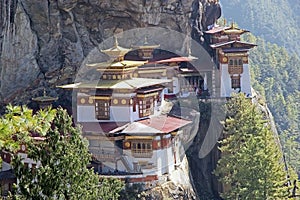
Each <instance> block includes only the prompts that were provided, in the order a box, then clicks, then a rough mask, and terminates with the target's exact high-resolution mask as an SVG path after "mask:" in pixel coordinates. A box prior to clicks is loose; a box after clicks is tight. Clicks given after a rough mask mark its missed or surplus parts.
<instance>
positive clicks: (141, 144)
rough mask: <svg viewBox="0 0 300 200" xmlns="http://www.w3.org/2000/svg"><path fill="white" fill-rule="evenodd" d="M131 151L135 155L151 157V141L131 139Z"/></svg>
mask: <svg viewBox="0 0 300 200" xmlns="http://www.w3.org/2000/svg"><path fill="white" fill-rule="evenodd" d="M131 144H132V145H131V152H132V155H133V156H135V157H151V156H152V155H153V151H152V141H151V140H149V141H147V140H146V141H144V140H143V141H142V140H141V141H139V140H137V141H132V142H131Z"/></svg>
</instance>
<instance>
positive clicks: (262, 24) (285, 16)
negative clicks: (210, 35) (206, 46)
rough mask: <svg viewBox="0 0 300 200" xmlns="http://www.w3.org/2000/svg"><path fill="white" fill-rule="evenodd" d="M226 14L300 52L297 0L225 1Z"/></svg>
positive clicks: (260, 34) (253, 31) (269, 39)
mask: <svg viewBox="0 0 300 200" xmlns="http://www.w3.org/2000/svg"><path fill="white" fill-rule="evenodd" d="M221 4H222V11H223V15H224V17H225V18H226V19H228V20H229V21H234V22H237V23H238V24H242V25H243V27H247V29H248V30H250V31H251V32H252V33H253V34H254V35H256V36H259V37H261V38H263V39H265V40H266V41H268V42H272V43H275V44H278V45H280V46H283V47H285V48H286V49H288V51H289V52H295V53H297V54H298V55H299V54H300V48H299V45H298V44H299V41H300V35H299V34H298V33H299V31H300V15H299V11H300V7H299V2H298V1H297V0H289V1H286V0H276V1H272V0H264V1H261V0H251V1H250V0H222V1H221Z"/></svg>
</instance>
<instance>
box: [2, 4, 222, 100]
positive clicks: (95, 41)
mask: <svg viewBox="0 0 300 200" xmlns="http://www.w3.org/2000/svg"><path fill="white" fill-rule="evenodd" d="M220 14H221V11H220V6H219V4H218V3H217V1H213V0H151V1H149V0H144V1H139V0H122V1H111V0H67V1H66V0H64V1H62V0H58V1H53V0H40V1H31V0H0V104H1V103H2V104H6V103H8V102H13V103H17V104H28V103H30V99H31V98H32V97H35V96H38V95H40V94H41V92H42V90H43V89H44V88H46V90H47V92H48V93H49V94H50V95H53V96H59V97H60V100H59V101H60V102H59V103H62V102H66V100H67V99H65V98H66V96H67V95H64V94H65V91H60V90H57V89H55V86H56V85H59V84H65V83H69V82H72V81H73V80H74V77H75V75H76V73H77V71H78V68H79V67H80V64H81V63H82V61H83V59H84V58H85V57H86V56H87V55H88V53H89V52H90V51H91V49H93V48H94V47H96V46H97V45H99V44H100V43H101V42H102V41H103V40H105V39H106V38H108V37H111V36H112V35H113V34H114V33H117V32H121V31H126V30H130V29H133V28H138V27H164V28H168V29H172V30H176V31H179V32H183V33H185V34H188V35H192V37H193V38H194V39H195V40H197V41H203V40H201V35H202V31H203V30H205V29H206V27H207V26H208V25H210V24H213V23H214V22H215V20H216V19H217V18H218V17H219V16H220Z"/></svg>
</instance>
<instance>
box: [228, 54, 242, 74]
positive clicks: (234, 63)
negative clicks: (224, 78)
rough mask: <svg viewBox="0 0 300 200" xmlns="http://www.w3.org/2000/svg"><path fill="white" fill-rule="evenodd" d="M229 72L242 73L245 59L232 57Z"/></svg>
mask: <svg viewBox="0 0 300 200" xmlns="http://www.w3.org/2000/svg"><path fill="white" fill-rule="evenodd" d="M228 73H229V74H242V73H243V60H242V58H230V59H229V61H228Z"/></svg>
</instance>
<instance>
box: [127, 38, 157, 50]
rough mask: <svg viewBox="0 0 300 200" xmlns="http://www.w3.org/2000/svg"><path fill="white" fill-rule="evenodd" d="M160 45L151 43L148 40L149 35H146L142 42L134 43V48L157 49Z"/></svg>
mask: <svg viewBox="0 0 300 200" xmlns="http://www.w3.org/2000/svg"><path fill="white" fill-rule="evenodd" d="M158 47H160V45H159V44H150V43H149V42H148V37H145V40H144V42H143V43H141V42H140V43H137V44H135V45H132V48H134V49H156V48H158Z"/></svg>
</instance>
